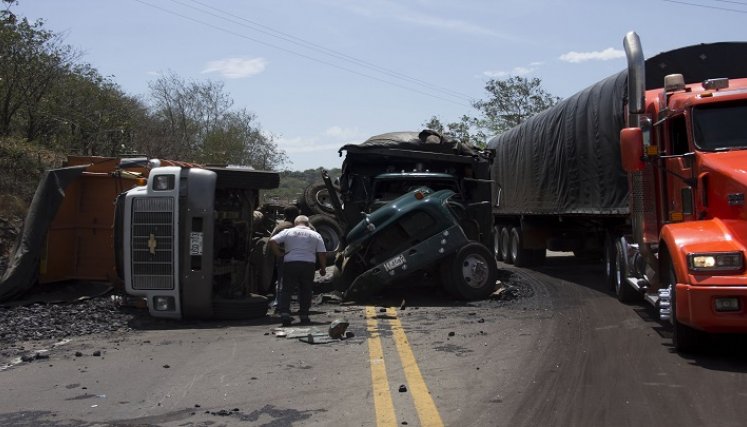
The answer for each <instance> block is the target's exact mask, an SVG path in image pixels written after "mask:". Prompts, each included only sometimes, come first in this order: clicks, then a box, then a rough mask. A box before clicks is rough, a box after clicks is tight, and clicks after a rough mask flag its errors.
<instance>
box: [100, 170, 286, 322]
mask: <svg viewBox="0 0 747 427" xmlns="http://www.w3.org/2000/svg"><path fill="white" fill-rule="evenodd" d="M279 181H280V177H279V174H277V173H275V172H263V171H255V170H248V169H233V168H188V167H173V166H169V167H159V168H154V169H153V170H152V171H151V173H150V176H149V179H148V182H147V184H146V185H144V186H140V187H136V188H133V189H132V190H130V191H127V192H126V193H122V194H121V195H120V196H119V198H118V200H117V209H116V210H117V214H116V230H115V235H116V237H117V239H118V240H120V241H119V242H117V243H116V245H115V247H116V248H117V251H118V252H119V253H118V254H117V255H118V256H117V259H118V264H119V265H118V270H119V271H120V275H121V277H122V278H123V279H124V282H125V290H126V292H127V293H128V294H130V295H134V296H141V297H144V299H145V300H146V302H147V306H148V310H149V312H150V314H151V315H152V316H154V317H165V318H175V319H181V318H250V317H258V316H263V315H265V314H266V312H267V299H266V298H265V297H263V296H259V295H257V294H256V293H255V292H256V291H257V289H258V288H261V287H262V283H260V282H261V281H262V278H263V277H268V274H269V277H271V276H272V272H271V271H269V272H268V271H264V270H266V269H268V268H270V269H271V268H272V263H267V262H264V261H262V260H263V259H264V256H263V252H264V244H266V236H263V229H262V227H260V226H259V223H260V222H261V214H259V213H258V212H256V209H257V207H258V203H259V191H260V190H262V189H271V188H277V186H278V185H279ZM258 217H259V218H258ZM257 260H259V261H257Z"/></svg>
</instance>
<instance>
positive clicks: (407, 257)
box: [323, 130, 496, 299]
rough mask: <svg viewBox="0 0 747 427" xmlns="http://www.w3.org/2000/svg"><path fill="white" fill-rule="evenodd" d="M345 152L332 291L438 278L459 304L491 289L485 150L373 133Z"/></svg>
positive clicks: (336, 203)
mask: <svg viewBox="0 0 747 427" xmlns="http://www.w3.org/2000/svg"><path fill="white" fill-rule="evenodd" d="M343 151H345V152H346V157H345V160H344V162H343V167H342V176H341V177H340V196H341V200H338V199H336V198H334V197H333V198H332V199H331V200H330V204H331V205H332V207H333V208H334V210H335V211H336V212H337V217H338V221H339V222H340V224H341V225H342V226H343V230H344V236H345V242H344V245H343V246H344V248H345V249H344V251H343V253H342V256H339V257H338V258H337V260H338V266H339V267H340V269H341V274H340V278H339V286H338V287H339V289H340V290H341V291H345V297H346V298H347V299H361V298H365V296H367V295H370V294H372V293H375V292H377V291H379V290H381V289H383V288H385V287H387V286H391V285H392V284H394V283H395V282H396V283H400V284H401V283H402V282H403V279H405V278H411V277H413V276H414V275H427V276H431V277H441V278H442V282H443V284H444V286H445V288H446V289H447V290H448V291H449V293H450V294H452V295H453V296H454V297H456V298H460V299H478V298H484V297H487V296H488V295H489V294H490V293H491V292H492V291H493V290H494V287H495V279H496V277H495V276H496V264H495V260H494V258H493V257H494V255H493V253H492V251H491V250H490V249H488V248H489V247H491V248H492V244H493V236H492V229H493V227H492V216H491V212H490V209H491V207H490V201H489V197H490V186H491V182H492V181H491V180H490V176H489V174H490V163H491V161H492V153H491V152H489V151H480V150H478V149H477V148H475V147H472V146H470V145H465V144H462V143H460V142H458V141H456V140H454V139H451V138H449V137H445V136H441V135H439V134H438V133H436V132H433V131H430V130H425V131H422V132H419V133H418V132H394V133H388V134H383V135H377V136H374V137H371V138H369V139H368V140H367V141H365V142H364V143H362V144H359V145H346V146H344V147H342V148H341V149H340V154H341V155H342V152H343ZM323 177H324V180H325V183H326V184H327V189H328V190H329V194H335V193H333V190H335V188H334V187H333V185H332V183H331V180H330V179H329V177H328V176H326V175H325V174H323ZM457 264H458V265H459V266H461V267H458V266H457ZM439 266H441V268H439ZM439 270H441V271H439Z"/></svg>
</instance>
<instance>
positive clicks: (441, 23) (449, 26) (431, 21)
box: [397, 14, 500, 36]
mask: <svg viewBox="0 0 747 427" xmlns="http://www.w3.org/2000/svg"><path fill="white" fill-rule="evenodd" d="M397 19H399V20H400V21H404V22H409V23H411V24H416V25H420V26H425V27H433V28H438V29H439V30H450V31H456V32H460V33H467V34H477V35H484V36H500V35H499V34H498V33H496V32H495V31H493V30H491V29H490V28H485V27H481V26H479V25H475V24H470V23H469V22H464V21H458V20H453V19H443V18H437V17H434V16H426V15H410V14H407V15H399V16H397Z"/></svg>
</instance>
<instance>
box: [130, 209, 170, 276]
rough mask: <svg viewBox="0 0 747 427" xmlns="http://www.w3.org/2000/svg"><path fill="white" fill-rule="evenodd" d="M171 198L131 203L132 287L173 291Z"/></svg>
mask: <svg viewBox="0 0 747 427" xmlns="http://www.w3.org/2000/svg"><path fill="white" fill-rule="evenodd" d="M173 230H174V199H173V198H171V197H138V198H135V199H133V201H132V241H131V242H130V244H131V251H132V253H131V255H132V257H131V261H132V288H133V289H139V290H158V289H174V232H173Z"/></svg>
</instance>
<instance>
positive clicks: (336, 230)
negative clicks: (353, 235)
mask: <svg viewBox="0 0 747 427" xmlns="http://www.w3.org/2000/svg"><path fill="white" fill-rule="evenodd" d="M309 223H310V224H311V226H312V227H314V228H315V229H316V232H317V233H319V234H321V235H322V240H324V247H325V248H327V264H328V265H331V264H332V263H333V262H334V261H335V252H337V250H339V249H340V243H341V242H342V227H340V225H339V224H338V223H337V221H335V220H334V219H333V218H331V217H329V216H327V215H312V216H310V217H309Z"/></svg>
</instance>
